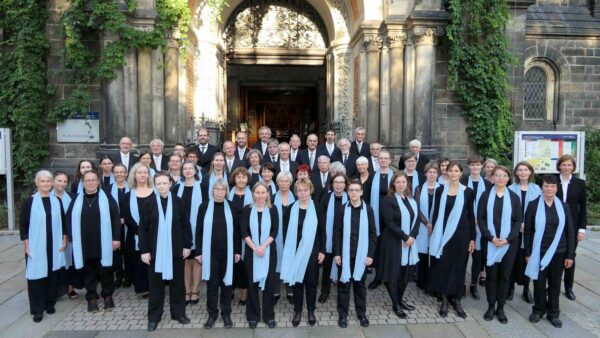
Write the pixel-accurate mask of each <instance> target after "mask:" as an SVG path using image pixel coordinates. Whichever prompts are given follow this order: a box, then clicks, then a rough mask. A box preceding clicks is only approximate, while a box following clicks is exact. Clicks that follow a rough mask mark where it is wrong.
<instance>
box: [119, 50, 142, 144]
mask: <svg viewBox="0 0 600 338" xmlns="http://www.w3.org/2000/svg"><path fill="white" fill-rule="evenodd" d="M137 65H138V64H137V56H136V51H135V50H133V49H132V50H129V51H127V52H126V53H125V66H124V67H123V82H124V84H125V87H124V88H123V89H124V90H123V96H124V99H125V116H127V118H126V119H125V135H127V136H129V137H130V138H132V139H133V140H134V142H136V143H137V142H139V140H140V135H139V132H140V128H139V123H140V119H139V115H138V77H137Z"/></svg>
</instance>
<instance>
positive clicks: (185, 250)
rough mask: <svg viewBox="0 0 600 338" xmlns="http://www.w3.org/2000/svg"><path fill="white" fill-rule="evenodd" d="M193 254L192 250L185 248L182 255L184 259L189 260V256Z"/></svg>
mask: <svg viewBox="0 0 600 338" xmlns="http://www.w3.org/2000/svg"><path fill="white" fill-rule="evenodd" d="M191 253H192V250H190V249H186V248H183V253H182V255H183V259H186V258H188V256H189V255H190V254H191Z"/></svg>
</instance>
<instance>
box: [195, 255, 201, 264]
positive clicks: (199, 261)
mask: <svg viewBox="0 0 600 338" xmlns="http://www.w3.org/2000/svg"><path fill="white" fill-rule="evenodd" d="M196 261H197V262H198V264H202V255H200V256H196Z"/></svg>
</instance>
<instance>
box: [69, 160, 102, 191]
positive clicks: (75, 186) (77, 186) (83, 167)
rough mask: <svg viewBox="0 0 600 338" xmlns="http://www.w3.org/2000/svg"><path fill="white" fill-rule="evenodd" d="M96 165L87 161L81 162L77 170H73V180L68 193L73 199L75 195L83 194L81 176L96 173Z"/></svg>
mask: <svg viewBox="0 0 600 338" xmlns="http://www.w3.org/2000/svg"><path fill="white" fill-rule="evenodd" d="M96 170H98V169H97V168H96V165H95V164H94V162H92V161H89V160H81V161H79V164H78V165H77V170H75V179H74V180H73V182H71V189H70V193H71V195H72V196H73V197H75V195H77V194H79V193H81V192H83V174H85V173H86V172H88V171H96Z"/></svg>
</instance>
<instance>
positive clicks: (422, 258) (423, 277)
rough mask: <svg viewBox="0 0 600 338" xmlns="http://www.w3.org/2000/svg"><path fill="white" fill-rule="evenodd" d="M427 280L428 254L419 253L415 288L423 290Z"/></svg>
mask: <svg viewBox="0 0 600 338" xmlns="http://www.w3.org/2000/svg"><path fill="white" fill-rule="evenodd" d="M428 280H429V254H426V253H420V254H419V263H417V286H418V287H419V288H421V289H425V287H426V286H427V281H428Z"/></svg>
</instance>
